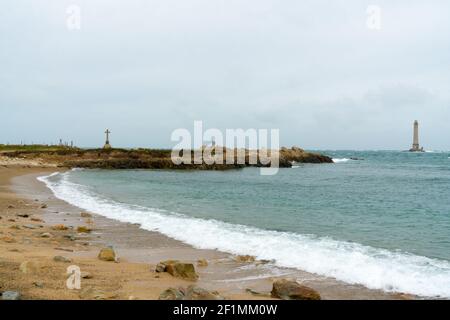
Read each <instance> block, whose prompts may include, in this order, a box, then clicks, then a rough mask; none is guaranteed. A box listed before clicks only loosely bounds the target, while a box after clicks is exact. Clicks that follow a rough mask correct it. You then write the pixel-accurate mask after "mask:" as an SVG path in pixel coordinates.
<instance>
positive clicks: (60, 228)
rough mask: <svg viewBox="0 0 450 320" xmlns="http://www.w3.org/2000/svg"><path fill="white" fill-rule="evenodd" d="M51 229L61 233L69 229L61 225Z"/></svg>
mask: <svg viewBox="0 0 450 320" xmlns="http://www.w3.org/2000/svg"><path fill="white" fill-rule="evenodd" d="M52 229H53V230H59V231H63V230H68V229H69V228H68V227H66V226H65V225H63V224H57V225H54V226H53V227H52Z"/></svg>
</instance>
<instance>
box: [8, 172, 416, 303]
mask: <svg viewBox="0 0 450 320" xmlns="http://www.w3.org/2000/svg"><path fill="white" fill-rule="evenodd" d="M57 170H60V171H61V169H59V168H58V169H55V168H43V167H24V166H23V164H20V165H17V164H15V165H11V164H9V165H8V166H4V167H1V168H0V218H1V219H0V257H1V258H0V266H1V268H0V291H7V290H12V291H18V292H20V293H21V296H22V299H158V298H159V296H160V294H161V292H163V291H164V290H166V289H168V288H179V287H183V288H186V287H187V286H189V285H192V284H195V285H196V286H198V287H201V288H205V289H207V290H209V291H211V292H218V293H219V294H220V296H222V297H224V298H225V299H243V300H244V299H271V297H270V290H271V288H272V284H273V281H274V279H276V278H295V279H297V280H298V279H301V283H302V284H305V285H307V286H309V287H311V288H314V289H315V290H317V291H319V292H320V294H321V296H322V298H323V299H404V298H411V297H409V296H405V295H399V294H386V293H384V292H381V291H376V290H369V289H366V288H364V287H362V286H352V285H347V284H343V283H341V282H338V281H335V280H334V279H329V278H325V277H318V276H315V275H311V274H308V273H305V272H301V271H298V270H289V269H276V273H275V274H276V275H277V276H274V271H273V270H274V268H273V266H271V265H270V264H267V263H266V262H261V261H239V257H234V256H232V255H230V254H227V253H222V252H218V251H215V250H199V249H195V248H192V247H191V246H189V245H186V244H184V243H181V242H179V241H176V240H173V239H171V238H168V237H166V236H164V235H162V234H159V233H156V232H149V231H146V230H143V229H140V228H139V226H137V225H133V224H129V223H121V222H118V221H114V220H111V219H108V218H105V217H102V216H99V215H95V214H92V213H90V215H91V216H90V217H86V214H85V213H84V214H83V216H82V215H81V212H82V210H81V209H79V208H76V207H74V206H71V205H69V204H67V203H65V202H63V201H61V200H59V199H57V198H55V197H54V196H53V195H52V193H51V191H50V190H48V189H47V188H46V186H45V185H44V184H43V183H41V182H39V181H38V180H37V177H39V176H43V175H48V174H50V173H52V172H55V171H57ZM56 225H64V226H66V227H67V228H68V229H67V230H55V227H54V226H56ZM80 226H84V227H87V228H89V229H91V230H92V231H91V232H90V233H80V232H77V228H78V227H80ZM105 246H113V248H114V250H115V252H116V254H117V257H118V261H116V262H106V261H101V260H99V259H98V257H97V256H98V253H99V251H100V250H101V248H103V247H105ZM55 256H62V257H64V258H67V259H68V260H67V262H64V261H63V262H60V261H58V262H57V261H55V260H54V257H55ZM169 259H176V260H180V261H183V262H188V263H193V264H194V265H195V268H196V272H197V273H198V275H199V278H198V280H197V281H195V283H193V282H192V281H186V280H183V279H179V278H176V277H173V276H171V275H170V274H168V273H157V272H155V268H156V265H157V264H158V262H160V261H164V260H169ZM198 260H206V261H207V265H206V266H199V265H198V263H197V261H198ZM244 260H245V259H244ZM28 262H30V263H29V265H30V266H32V267H30V268H24V265H25V266H26V265H27V263H28ZM24 263H25V264H24ZM69 265H76V266H79V267H80V270H81V272H82V273H83V275H85V276H86V275H87V276H86V277H84V278H82V279H81V289H80V290H69V289H68V288H67V286H66V280H67V277H68V275H67V273H66V269H67V267H68V266H69ZM24 269H29V270H24ZM269 271H270V272H269ZM256 293H257V294H256Z"/></svg>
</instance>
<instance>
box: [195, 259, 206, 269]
mask: <svg viewBox="0 0 450 320" xmlns="http://www.w3.org/2000/svg"><path fill="white" fill-rule="evenodd" d="M207 266H208V261H207V260H206V259H199V260H197V267H207Z"/></svg>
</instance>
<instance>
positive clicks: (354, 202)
mask: <svg viewBox="0 0 450 320" xmlns="http://www.w3.org/2000/svg"><path fill="white" fill-rule="evenodd" d="M322 153H324V154H327V155H329V156H331V157H332V158H333V159H334V161H335V163H334V164H296V165H295V166H294V167H293V168H286V169H280V171H279V173H278V174H277V175H274V176H261V175H260V174H259V170H258V169H257V168H244V169H239V170H230V171H183V170H179V171H166V170H123V171H119V170H115V171H111V170H72V171H69V172H65V173H61V174H53V175H51V176H48V177H42V178H41V180H42V181H44V182H46V184H47V185H48V187H49V188H50V189H51V190H52V191H53V192H54V194H55V195H56V196H57V197H58V198H60V199H63V200H65V201H67V202H69V203H70V204H73V205H76V206H78V207H81V208H83V209H85V210H90V211H92V212H96V213H98V214H101V215H104V216H106V217H109V218H112V219H117V220H120V221H124V222H131V223H138V224H140V225H141V226H142V228H144V229H147V230H152V231H159V232H161V233H163V234H165V235H167V236H169V237H172V238H175V239H177V240H181V241H183V242H185V243H188V244H190V245H192V246H194V247H196V248H204V249H218V250H221V251H224V252H229V253H233V254H249V255H254V256H256V257H257V258H258V259H266V260H273V261H274V263H275V264H276V265H278V266H280V267H290V268H297V269H300V270H304V271H308V272H311V273H315V274H318V275H323V276H329V277H333V278H335V279H338V280H340V281H344V282H347V283H350V284H361V285H364V286H366V287H368V288H371V289H381V290H385V291H387V292H406V293H411V294H416V295H420V296H425V297H443V298H450V158H449V156H450V153H448V152H426V153H409V152H400V151H366V152H363V151H322ZM352 158H353V159H352Z"/></svg>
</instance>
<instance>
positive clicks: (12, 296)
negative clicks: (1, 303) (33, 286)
mask: <svg viewBox="0 0 450 320" xmlns="http://www.w3.org/2000/svg"><path fill="white" fill-rule="evenodd" d="M2 300H20V292H17V291H5V292H3V293H2Z"/></svg>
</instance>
